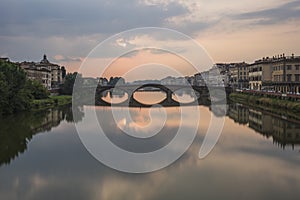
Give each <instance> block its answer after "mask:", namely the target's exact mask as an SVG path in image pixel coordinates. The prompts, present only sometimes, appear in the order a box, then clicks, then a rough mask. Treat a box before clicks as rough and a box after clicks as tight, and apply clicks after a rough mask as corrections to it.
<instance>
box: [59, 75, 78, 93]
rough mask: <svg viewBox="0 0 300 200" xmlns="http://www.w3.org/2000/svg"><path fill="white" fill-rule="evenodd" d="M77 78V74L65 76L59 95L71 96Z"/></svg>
mask: <svg viewBox="0 0 300 200" xmlns="http://www.w3.org/2000/svg"><path fill="white" fill-rule="evenodd" d="M77 76H78V78H81V74H78V73H77V72H74V73H68V74H67V75H66V77H65V82H64V83H63V85H62V88H61V94H65V95H72V93H73V86H74V83H75V80H76V77H77Z"/></svg>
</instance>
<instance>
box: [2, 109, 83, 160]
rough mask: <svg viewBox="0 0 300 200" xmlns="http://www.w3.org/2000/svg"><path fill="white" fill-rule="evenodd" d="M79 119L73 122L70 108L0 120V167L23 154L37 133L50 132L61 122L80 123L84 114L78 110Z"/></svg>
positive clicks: (17, 115) (18, 115)
mask: <svg viewBox="0 0 300 200" xmlns="http://www.w3.org/2000/svg"><path fill="white" fill-rule="evenodd" d="M77 112H78V113H79V115H76V116H79V118H77V119H76V120H74V117H73V114H72V107H71V106H64V107H60V108H52V109H49V110H46V111H45V110H43V111H35V112H26V113H20V114H16V115H11V116H7V117H3V118H0V166H1V165H3V164H9V163H10V162H11V161H12V160H14V159H15V158H16V157H18V156H19V155H20V154H21V153H24V152H25V151H26V149H27V144H28V142H29V141H30V140H31V139H32V137H33V136H34V135H36V134H38V133H41V132H45V131H50V130H51V129H52V128H54V127H57V126H58V125H59V124H60V123H61V121H63V120H66V121H67V122H78V121H81V120H82V118H83V116H84V113H83V112H81V111H80V109H79V108H78V110H77Z"/></svg>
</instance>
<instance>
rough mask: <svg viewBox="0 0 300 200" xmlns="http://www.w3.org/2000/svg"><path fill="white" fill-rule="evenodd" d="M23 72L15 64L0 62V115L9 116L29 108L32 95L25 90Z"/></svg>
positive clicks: (24, 75)
mask: <svg viewBox="0 0 300 200" xmlns="http://www.w3.org/2000/svg"><path fill="white" fill-rule="evenodd" d="M26 81H27V79H26V74H25V72H24V71H23V70H22V69H21V68H20V67H19V66H17V65H16V64H14V63H11V62H7V61H2V60H1V61H0V92H1V93H0V114H9V113H14V112H17V111H22V110H26V109H28V108H29V107H30V102H31V100H32V95H31V93H30V91H29V90H28V89H27V88H25V84H26Z"/></svg>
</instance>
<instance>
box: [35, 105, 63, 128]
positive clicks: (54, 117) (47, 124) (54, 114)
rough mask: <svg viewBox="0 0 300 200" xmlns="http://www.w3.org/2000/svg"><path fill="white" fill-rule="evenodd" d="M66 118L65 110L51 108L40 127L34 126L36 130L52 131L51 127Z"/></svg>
mask: <svg viewBox="0 0 300 200" xmlns="http://www.w3.org/2000/svg"><path fill="white" fill-rule="evenodd" d="M63 119H64V112H63V110H60V109H51V111H50V112H49V113H48V114H47V115H46V116H45V117H44V119H43V121H42V122H41V123H40V124H39V126H38V127H35V128H33V131H34V132H42V131H50V130H51V128H53V127H56V126H58V125H59V124H60V122H61V121H62V120H63Z"/></svg>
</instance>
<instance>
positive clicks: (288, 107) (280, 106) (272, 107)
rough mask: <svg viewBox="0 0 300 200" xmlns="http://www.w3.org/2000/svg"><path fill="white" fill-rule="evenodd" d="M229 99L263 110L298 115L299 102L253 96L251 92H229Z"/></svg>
mask: <svg viewBox="0 0 300 200" xmlns="http://www.w3.org/2000/svg"><path fill="white" fill-rule="evenodd" d="M229 98H230V100H231V101H234V102H238V103H242V104H247V105H250V106H255V107H259V108H261V109H264V110H269V111H273V112H279V111H286V112H290V113H294V114H296V115H299V113H300V102H299V101H290V100H283V99H278V98H270V97H261V96H254V95H251V94H243V93H231V94H230V96H229Z"/></svg>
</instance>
